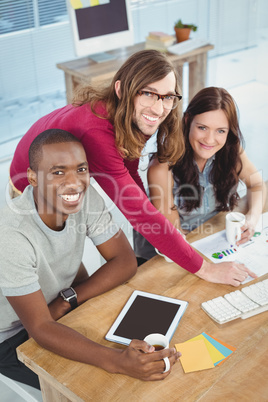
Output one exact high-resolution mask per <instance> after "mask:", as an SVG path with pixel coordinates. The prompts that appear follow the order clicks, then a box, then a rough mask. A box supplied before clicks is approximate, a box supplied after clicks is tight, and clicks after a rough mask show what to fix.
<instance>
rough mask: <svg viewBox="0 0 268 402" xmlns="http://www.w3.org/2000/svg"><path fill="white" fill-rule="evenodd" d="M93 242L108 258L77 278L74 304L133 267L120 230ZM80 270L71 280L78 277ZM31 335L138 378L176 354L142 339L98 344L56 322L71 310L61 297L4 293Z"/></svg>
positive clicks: (150, 376)
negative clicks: (118, 345) (120, 344)
mask: <svg viewBox="0 0 268 402" xmlns="http://www.w3.org/2000/svg"><path fill="white" fill-rule="evenodd" d="M117 236H118V235H116V236H114V237H113V238H112V239H110V240H108V241H107V242H105V243H104V244H102V245H101V246H99V247H98V249H99V251H100V252H101V253H102V255H103V257H104V258H105V259H106V260H107V263H106V264H104V265H103V266H102V267H101V268H100V269H99V270H98V271H97V272H95V273H94V274H93V275H92V276H91V277H89V278H87V279H86V281H85V282H83V283H79V284H78V285H77V286H76V287H75V290H76V292H77V295H78V303H79V304H81V303H83V302H84V301H86V300H88V299H90V298H92V297H95V296H97V295H99V294H101V293H103V292H106V291H107V290H110V289H112V288H113V287H115V286H118V285H119V284H121V283H124V282H125V281H126V280H128V279H129V278H130V277H131V276H133V275H134V274H135V272H136V258H135V256H134V253H133V251H132V249H131V246H130V245H129V243H128V241H127V239H126V238H125V236H124V234H123V233H122V232H121V233H119V236H118V237H117ZM82 274H83V269H81V270H80V272H79V275H78V276H77V277H76V281H80V279H81V275H82ZM7 299H8V301H9V303H10V304H11V306H12V307H13V309H14V310H15V311H16V313H17V315H18V316H19V318H20V320H21V322H22V324H23V326H24V327H25V329H26V330H27V331H28V333H29V334H30V336H32V337H33V338H34V340H35V341H36V342H37V343H38V344H39V345H41V346H42V347H44V348H46V349H48V350H50V351H52V352H54V353H57V354H59V355H61V356H64V357H66V358H68V359H72V360H76V361H79V362H83V363H87V364H91V365H94V366H97V367H100V368H102V369H104V370H106V371H108V372H110V373H120V374H126V375H129V376H131V377H134V378H138V379H141V380H145V381H146V380H162V379H164V378H165V377H166V376H167V375H168V374H169V372H170V371H169V372H167V373H165V374H163V373H162V372H163V370H164V362H163V360H162V359H163V357H169V358H170V365H171V367H172V365H173V364H174V363H175V362H176V361H177V359H178V358H179V356H180V354H179V353H176V351H175V349H166V350H161V351H159V352H155V353H152V352H153V351H154V348H152V347H150V346H149V345H148V344H147V343H146V342H144V341H138V340H133V341H132V342H131V344H130V345H129V346H128V347H127V348H126V349H124V350H122V349H111V348H107V347H105V346H102V345H99V344H97V343H95V342H93V341H91V340H90V339H88V338H86V337H84V336H83V335H81V334H79V333H78V332H76V331H75V330H73V329H71V328H68V327H66V326H65V325H62V324H60V323H58V322H56V321H55V319H57V318H59V317H61V316H62V315H64V314H65V313H66V312H67V311H69V310H70V306H69V303H67V302H65V301H64V300H63V299H62V298H59V297H58V298H57V299H55V300H54V301H53V302H52V303H50V305H49V307H48V306H47V303H46V300H45V298H44V296H43V293H42V291H41V290H38V291H37V292H34V293H31V294H28V295H25V296H13V297H8V298H7Z"/></svg>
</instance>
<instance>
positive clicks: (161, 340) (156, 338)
mask: <svg viewBox="0 0 268 402" xmlns="http://www.w3.org/2000/svg"><path fill="white" fill-rule="evenodd" d="M144 341H145V342H147V343H149V345H151V346H154V347H155V351H157V350H161V349H168V348H169V341H168V338H167V337H166V336H165V335H162V334H150V335H147V336H146V337H145V338H144ZM161 347H162V348H161ZM163 360H164V362H165V365H166V367H165V370H164V371H163V373H166V372H167V371H169V370H170V362H169V358H168V357H164V359H163Z"/></svg>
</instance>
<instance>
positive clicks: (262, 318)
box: [18, 203, 268, 402]
mask: <svg viewBox="0 0 268 402" xmlns="http://www.w3.org/2000/svg"><path fill="white" fill-rule="evenodd" d="M267 206H268V205H267V203H266V208H265V210H266V211H267V210H268V208H267ZM224 216H225V213H220V214H218V215H216V216H215V217H213V218H212V219H211V220H210V221H209V223H210V224H211V223H212V224H213V228H214V232H217V231H219V230H222V229H223V225H224ZM207 224H208V223H205V224H204V225H203V227H202V228H203V229H204V230H202V233H205V232H206V231H205V229H206V225H207ZM199 232H200V230H199ZM201 237H203V235H202V234H201V235H200V233H198V230H196V231H195V232H192V233H191V234H189V236H188V240H189V241H194V240H197V239H198V238H201ZM266 277H268V274H267V275H266ZM261 279H263V277H262V278H261ZM256 281H258V279H257V280H255V281H254V282H256ZM251 283H252V282H251ZM246 286H247V285H246ZM241 288H242V286H240V287H239V288H238V289H241ZM134 289H139V290H143V291H148V292H151V293H156V294H160V295H166V296H170V297H175V298H178V299H181V300H187V301H188V302H189V306H188V308H187V310H186V313H185V314H184V316H183V318H182V320H181V322H180V324H179V326H178V328H177V330H176V332H175V334H174V336H173V338H172V339H171V342H170V344H171V346H173V345H174V344H175V343H179V342H184V341H186V340H188V339H190V338H192V337H194V336H196V335H198V334H200V333H201V332H203V331H205V332H207V333H208V334H210V335H212V336H214V337H216V338H218V339H220V340H222V341H224V342H226V343H228V344H230V345H232V346H234V347H236V348H237V350H236V351H235V352H234V353H233V354H232V356H231V357H230V358H229V359H227V361H226V362H224V363H223V364H222V365H221V366H218V367H215V368H213V369H209V370H204V371H200V372H194V373H189V374H185V373H184V371H183V369H182V366H181V364H180V362H178V363H177V364H175V366H174V367H173V369H172V372H171V374H170V375H169V376H168V377H167V378H166V379H165V380H164V381H160V382H142V381H139V380H136V379H133V378H130V377H127V376H124V375H119V374H118V375H115V374H110V373H107V372H105V371H104V370H101V369H99V368H96V367H93V366H90V365H86V364H82V363H78V362H74V361H70V360H67V359H65V358H63V357H60V356H58V355H55V354H54V353H52V352H49V351H47V350H45V349H43V348H42V347H40V346H38V345H37V344H36V342H35V341H33V340H32V339H30V340H29V341H27V342H25V343H24V344H23V345H21V346H20V347H19V348H18V356H19V358H20V360H21V361H23V362H24V363H25V364H26V365H27V366H28V367H30V368H31V369H32V370H33V371H34V372H36V373H37V374H38V375H39V378H40V380H41V382H42V384H43V385H44V401H50V402H51V401H54V400H55V401H56V400H61V401H67V400H72V401H81V400H84V401H90V400H94V401H105V402H107V401H124V402H125V401H139V402H140V401H146V402H147V401H154V402H155V401H161V402H162V401H163V399H166V400H168V401H177V400H180V401H187V402H189V401H197V400H198V401H205V402H209V401H213V402H214V401H215V400H217V401H226V400H229V401H241V400H243V401H258V402H262V401H263V402H264V401H267V396H268V382H267V378H268V364H267V350H268V336H267V335H268V312H265V313H262V314H259V315H257V316H254V317H251V318H248V319H246V320H242V319H237V320H235V321H232V322H230V323H228V324H224V325H218V324H216V323H215V322H214V321H212V320H211V319H210V318H209V317H208V316H207V315H206V314H205V312H204V311H203V310H202V309H201V307H200V304H201V303H202V302H203V301H206V300H208V299H211V298H213V297H217V296H221V295H224V294H225V293H227V292H230V291H233V290H234V288H233V287H232V286H228V285H216V284H213V283H209V282H205V281H203V280H201V279H199V278H198V277H197V276H195V275H192V274H189V273H188V272H187V271H185V270H183V269H182V268H180V267H178V265H176V264H174V263H167V262H165V260H164V258H162V257H159V256H157V257H154V258H153V259H152V260H150V261H148V262H147V263H146V264H144V265H143V266H142V267H140V268H139V270H138V273H137V274H136V276H135V277H134V278H132V279H131V280H130V281H129V282H128V283H126V284H124V285H122V286H119V287H117V288H116V289H114V290H112V291H110V292H107V293H105V294H104V295H101V296H99V297H96V298H95V299H92V300H89V301H88V302H86V303H84V304H83V305H82V306H80V307H78V308H77V309H76V310H74V311H73V312H71V313H69V314H67V315H66V316H65V317H63V318H62V319H61V320H60V322H62V323H63V324H65V325H68V326H70V327H72V328H74V329H75V330H77V331H78V332H80V333H82V334H84V335H85V336H87V337H88V338H90V339H92V340H94V341H96V342H98V343H101V344H103V345H106V346H109V347H119V348H124V346H123V345H117V344H113V343H111V342H108V341H106V340H105V339H104V337H105V335H106V333H107V331H108V329H109V328H110V326H111V325H112V323H113V322H114V320H115V318H116V317H117V315H118V314H119V312H120V311H121V309H122V307H123V306H124V304H125V303H126V301H127V300H128V298H129V297H130V295H131V294H132V292H133V290H134ZM53 391H54V392H56V393H57V396H55V395H56V394H53V395H54V399H53V397H52V396H51V395H52V392H53ZM59 398H61V399H59Z"/></svg>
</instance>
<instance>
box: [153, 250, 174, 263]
mask: <svg viewBox="0 0 268 402" xmlns="http://www.w3.org/2000/svg"><path fill="white" fill-rule="evenodd" d="M155 251H156V252H157V254H158V255H161V257H164V258H165V260H166V261H167V262H173V261H172V260H171V259H170V258H168V257H167V256H166V255H164V254H162V253H160V251H158V250H157V248H156V249H155Z"/></svg>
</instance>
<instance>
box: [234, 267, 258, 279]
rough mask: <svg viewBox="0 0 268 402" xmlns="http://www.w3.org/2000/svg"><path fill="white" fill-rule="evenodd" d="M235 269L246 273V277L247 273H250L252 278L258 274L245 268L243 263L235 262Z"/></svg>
mask: <svg viewBox="0 0 268 402" xmlns="http://www.w3.org/2000/svg"><path fill="white" fill-rule="evenodd" d="M237 269H239V270H241V271H242V272H245V273H247V276H246V278H247V277H248V275H250V276H251V277H252V278H258V275H256V274H255V272H253V271H251V270H250V269H249V268H247V267H246V266H245V265H244V264H237Z"/></svg>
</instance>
